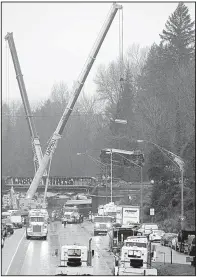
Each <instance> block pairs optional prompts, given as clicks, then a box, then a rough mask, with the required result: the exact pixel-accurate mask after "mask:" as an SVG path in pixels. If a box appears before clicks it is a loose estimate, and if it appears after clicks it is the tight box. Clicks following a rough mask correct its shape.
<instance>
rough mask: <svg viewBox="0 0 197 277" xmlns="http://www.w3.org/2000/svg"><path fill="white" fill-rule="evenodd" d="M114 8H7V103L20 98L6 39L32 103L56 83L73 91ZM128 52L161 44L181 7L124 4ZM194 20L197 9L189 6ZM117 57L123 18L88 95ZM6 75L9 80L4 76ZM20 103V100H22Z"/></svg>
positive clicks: (4, 30)
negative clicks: (11, 43) (13, 47)
mask: <svg viewBox="0 0 197 277" xmlns="http://www.w3.org/2000/svg"><path fill="white" fill-rule="evenodd" d="M111 5H112V3H3V4H2V15H3V18H2V24H3V25H2V36H3V38H2V62H3V64H2V68H3V94H2V95H3V100H5V99H6V98H7V97H8V93H9V99H10V100H11V99H19V100H20V99H21V98H20V93H19V89H18V85H17V81H16V77H15V71H14V68H13V64H12V60H11V56H10V53H9V50H8V49H6V42H5V40H4V37H5V35H6V34H7V32H13V34H14V40H15V44H16V49H17V52H18V56H19V61H20V64H21V69H22V73H23V76H24V81H25V84H26V88H27V92H28V97H29V100H30V104H35V103H36V102H39V101H40V100H44V99H46V98H48V97H49V96H50V93H51V88H52V86H53V85H54V83H58V82H61V81H63V82H65V83H66V84H67V85H68V87H69V89H71V88H72V86H73V82H74V81H75V80H77V78H78V76H79V74H80V72H81V70H82V68H83V66H84V63H85V61H86V59H87V57H88V55H89V52H90V50H91V49H92V46H93V44H94V42H95V40H96V39H97V36H98V33H99V31H100V29H101V27H102V25H103V23H104V21H105V19H106V16H107V14H108V12H109V10H110V7H111ZM122 5H123V13H124V50H125V51H126V50H127V49H128V48H129V46H131V45H132V44H133V43H136V44H139V45H140V46H142V47H143V46H151V44H152V43H154V42H156V43H159V41H160V38H159V33H161V32H162V30H163V28H164V26H165V23H166V21H167V19H168V17H169V15H170V14H171V13H172V12H173V11H174V10H175V9H176V6H177V3H170V2H169V3H122ZM186 5H187V6H188V7H189V10H190V13H191V16H192V19H193V20H194V17H195V14H194V13H195V4H194V3H186ZM8 53H9V90H8V88H7V86H6V78H7V77H8V74H6V68H7V66H8V62H6V60H7V59H6V57H7V55H8ZM118 54H119V16H118V15H116V17H115V19H114V22H113V23H112V25H111V28H110V30H109V32H108V34H107V37H106V39H105V41H104V43H103V45H102V47H101V50H100V52H99V54H98V56H97V59H96V61H95V63H94V65H93V68H92V70H91V72H90V74H89V76H88V78H87V81H86V84H85V86H84V89H85V92H86V94H88V95H93V94H94V91H95V89H96V86H95V85H94V81H93V79H94V77H95V74H96V72H97V68H98V66H99V65H100V64H105V65H107V64H108V63H109V62H110V61H112V60H115V59H117V58H118ZM6 76H7V77H6ZM20 101H21V100H20Z"/></svg>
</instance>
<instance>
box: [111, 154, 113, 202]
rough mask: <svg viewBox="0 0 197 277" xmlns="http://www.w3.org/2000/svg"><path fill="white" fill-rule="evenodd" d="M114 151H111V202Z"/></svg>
mask: <svg viewBox="0 0 197 277" xmlns="http://www.w3.org/2000/svg"><path fill="white" fill-rule="evenodd" d="M112 167H113V166H112V149H111V202H112V178H113V174H112V170H113V169H112Z"/></svg>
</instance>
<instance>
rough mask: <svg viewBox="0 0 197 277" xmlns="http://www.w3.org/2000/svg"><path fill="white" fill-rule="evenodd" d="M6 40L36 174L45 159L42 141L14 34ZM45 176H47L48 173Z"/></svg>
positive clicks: (7, 36) (6, 37) (8, 34)
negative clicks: (25, 119) (24, 116)
mask: <svg viewBox="0 0 197 277" xmlns="http://www.w3.org/2000/svg"><path fill="white" fill-rule="evenodd" d="M5 40H7V41H8V45H9V48H10V52H11V55H12V61H13V64H14V69H15V72H16V79H17V81H18V86H19V90H20V94H21V98H22V101H23V106H24V109H25V114H26V117H27V123H28V127H29V131H30V136H31V143H32V150H33V155H34V166H35V172H36V171H37V169H38V168H39V165H40V163H41V160H42V158H43V154H42V149H41V146H40V141H39V138H38V135H37V131H36V127H35V123H34V120H33V116H32V112H31V108H30V104H29V99H28V96H27V91H26V87H25V83H24V79H23V74H22V72H21V67H20V63H19V59H18V55H17V51H16V47H15V43H14V38H13V33H7V35H6V36H5ZM44 175H46V172H45V174H44Z"/></svg>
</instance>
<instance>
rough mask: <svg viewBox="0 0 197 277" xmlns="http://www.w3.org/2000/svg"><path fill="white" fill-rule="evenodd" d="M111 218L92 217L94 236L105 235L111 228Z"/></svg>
mask: <svg viewBox="0 0 197 277" xmlns="http://www.w3.org/2000/svg"><path fill="white" fill-rule="evenodd" d="M113 221H114V219H113V217H111V216H95V217H94V236H97V235H107V232H108V231H109V230H111V229H112V227H113Z"/></svg>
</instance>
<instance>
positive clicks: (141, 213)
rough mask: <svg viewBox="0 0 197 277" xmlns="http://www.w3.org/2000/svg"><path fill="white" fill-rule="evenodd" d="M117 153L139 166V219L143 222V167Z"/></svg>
mask: <svg viewBox="0 0 197 277" xmlns="http://www.w3.org/2000/svg"><path fill="white" fill-rule="evenodd" d="M116 154H118V155H119V156H120V157H122V158H124V159H125V160H127V161H129V162H130V163H132V164H134V165H136V166H137V167H139V168H140V221H141V223H143V217H144V211H143V167H142V166H140V165H138V164H137V163H135V162H133V161H130V160H129V159H127V158H125V157H124V156H123V155H121V154H119V153H116Z"/></svg>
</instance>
